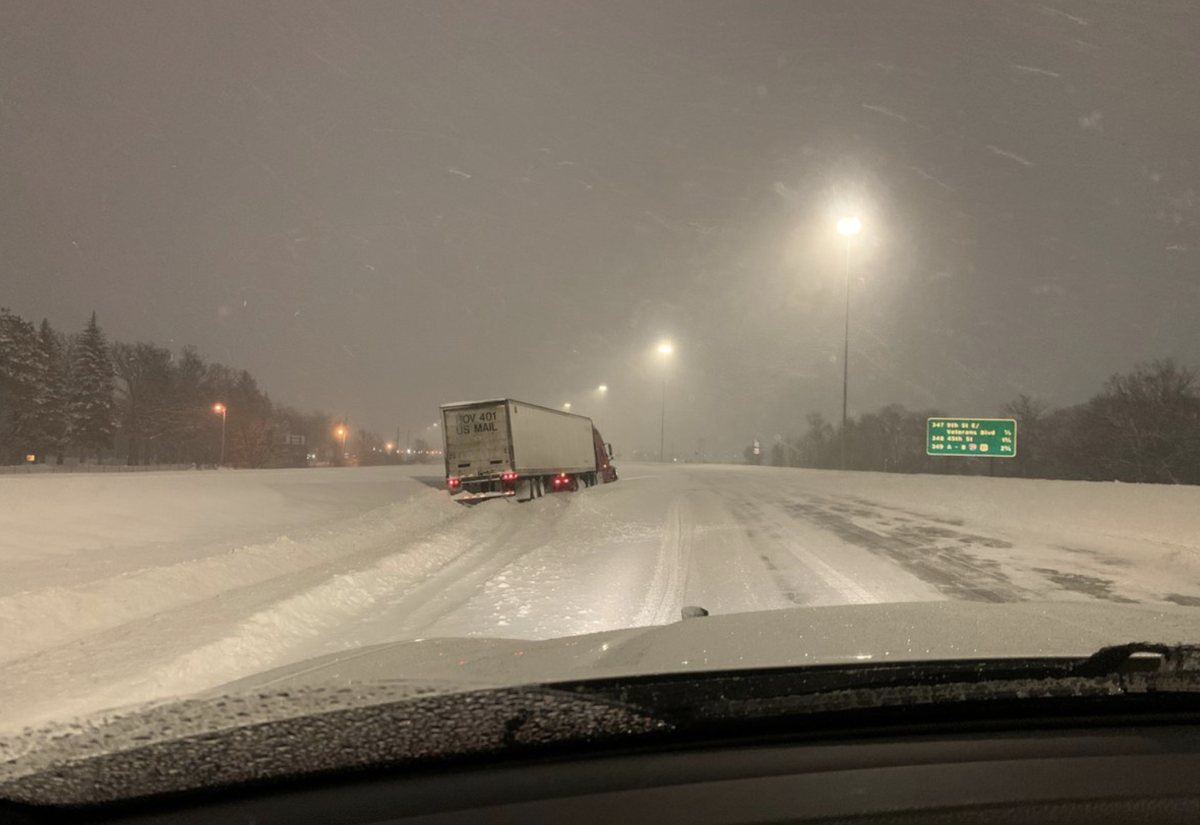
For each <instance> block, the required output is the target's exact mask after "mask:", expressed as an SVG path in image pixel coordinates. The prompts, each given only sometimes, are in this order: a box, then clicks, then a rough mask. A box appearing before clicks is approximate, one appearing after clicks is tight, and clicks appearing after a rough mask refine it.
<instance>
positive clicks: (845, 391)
mask: <svg viewBox="0 0 1200 825" xmlns="http://www.w3.org/2000/svg"><path fill="white" fill-rule="evenodd" d="M837 231H838V234H840V235H841V236H842V237H844V238H845V239H846V257H845V263H844V266H843V273H842V274H843V277H844V278H845V281H846V338H845V345H844V347H843V349H842V438H841V442H842V469H843V470H844V469H846V407H847V400H848V398H849V387H850V239H851V238H852V237H854V236H855V235H857V234H858V233H859V232H861V231H862V221H860V220H859V219H858V218H857V217H854V216H849V217H845V218H840V219H838V222H837Z"/></svg>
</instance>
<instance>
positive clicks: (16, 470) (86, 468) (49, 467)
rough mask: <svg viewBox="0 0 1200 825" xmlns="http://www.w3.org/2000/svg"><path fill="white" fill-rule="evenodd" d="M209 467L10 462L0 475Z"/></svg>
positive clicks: (123, 471)
mask: <svg viewBox="0 0 1200 825" xmlns="http://www.w3.org/2000/svg"><path fill="white" fill-rule="evenodd" d="M196 469H211V467H197V465H195V464H135V465H129V464H10V465H6V466H0V475H9V476H11V475H31V476H37V475H44V474H46V473H153V472H168V471H175V470H196Z"/></svg>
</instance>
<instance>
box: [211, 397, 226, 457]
mask: <svg viewBox="0 0 1200 825" xmlns="http://www.w3.org/2000/svg"><path fill="white" fill-rule="evenodd" d="M213 412H218V413H220V414H221V460H220V461H218V462H217V466H218V467H221V466H224V464H225V413H226V412H227V410H226V409H225V405H224V404H222V403H220V402H219V401H218V402H217V403H216V404H213Z"/></svg>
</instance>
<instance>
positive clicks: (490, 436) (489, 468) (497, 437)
mask: <svg viewBox="0 0 1200 825" xmlns="http://www.w3.org/2000/svg"><path fill="white" fill-rule="evenodd" d="M442 426H443V427H445V430H444V431H443V432H444V433H445V436H444V438H445V444H446V472H447V474H448V475H450V476H456V477H459V478H471V477H473V476H481V475H487V474H490V473H500V472H503V471H504V470H505V469H508V468H509V467H510V466H511V464H512V456H511V455H510V454H509V434H508V413H507V410H506V408H505V404H504V402H503V401H499V402H488V403H486V404H477V405H472V406H469V407H451V408H449V409H443V410H442Z"/></svg>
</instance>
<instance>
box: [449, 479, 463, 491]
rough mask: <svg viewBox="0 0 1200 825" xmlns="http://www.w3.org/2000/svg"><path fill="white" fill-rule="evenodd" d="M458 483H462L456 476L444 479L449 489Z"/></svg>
mask: <svg viewBox="0 0 1200 825" xmlns="http://www.w3.org/2000/svg"><path fill="white" fill-rule="evenodd" d="M460 484H462V482H461V481H460V480H459V479H457V478H448V479H446V486H447V487H449V488H450V489H451V490H453V489H455V488H456V487H458V486H459V485H460Z"/></svg>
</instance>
